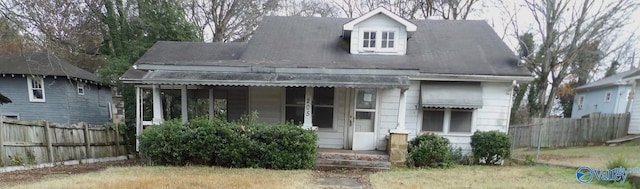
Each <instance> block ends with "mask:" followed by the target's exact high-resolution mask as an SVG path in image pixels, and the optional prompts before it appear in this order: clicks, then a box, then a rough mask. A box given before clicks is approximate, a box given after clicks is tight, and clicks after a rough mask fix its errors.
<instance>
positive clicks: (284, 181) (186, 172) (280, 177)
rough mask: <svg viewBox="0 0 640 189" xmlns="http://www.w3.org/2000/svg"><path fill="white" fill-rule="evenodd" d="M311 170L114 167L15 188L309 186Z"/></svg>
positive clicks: (46, 179) (47, 179) (57, 176)
mask: <svg viewBox="0 0 640 189" xmlns="http://www.w3.org/2000/svg"><path fill="white" fill-rule="evenodd" d="M311 173H312V171H310V170H300V171H276V170H265V169H227V168H217V167H160V166H148V167H139V166H138V167H114V168H108V169H106V170H104V171H100V172H93V173H87V174H80V175H52V176H49V177H48V178H45V179H44V180H41V181H38V182H34V183H30V184H26V185H19V186H14V187H13V188H306V186H308V184H309V183H310V182H311V180H312V179H311Z"/></svg>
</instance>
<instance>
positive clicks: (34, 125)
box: [0, 115, 127, 167]
mask: <svg viewBox="0 0 640 189" xmlns="http://www.w3.org/2000/svg"><path fill="white" fill-rule="evenodd" d="M123 139H124V138H123V136H122V135H121V134H120V133H119V132H118V129H109V128H106V127H103V126H94V125H88V124H85V123H78V124H72V125H63V124H56V123H49V122H46V121H20V120H13V119H3V118H2V116H1V115H0V167H2V166H9V165H22V164H40V163H55V162H62V161H68V160H81V159H89V158H102V157H115V156H121V155H125V154H126V153H127V150H126V148H127V146H126V145H125V144H126V143H125V142H124V140H123Z"/></svg>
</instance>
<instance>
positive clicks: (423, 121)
mask: <svg viewBox="0 0 640 189" xmlns="http://www.w3.org/2000/svg"><path fill="white" fill-rule="evenodd" d="M120 79H121V80H122V81H123V82H126V83H133V84H135V85H136V87H137V93H138V103H137V110H138V111H137V112H138V116H137V120H138V133H140V132H141V130H142V128H143V125H152V124H157V123H161V122H162V121H163V117H164V116H163V115H162V111H161V110H162V104H161V102H160V96H161V94H162V92H165V91H169V90H174V91H175V92H177V91H180V94H181V95H182V103H183V107H182V117H183V118H188V117H189V115H188V111H187V109H188V108H189V107H187V106H186V104H187V103H186V102H187V100H188V99H187V96H191V97H198V98H204V99H209V100H208V102H209V104H208V106H209V108H210V112H209V116H210V117H213V116H214V115H213V114H214V111H213V109H214V107H213V104H215V103H214V102H216V101H217V100H220V99H223V100H224V102H226V104H224V106H226V108H225V109H226V110H227V117H228V119H231V120H233V119H237V118H238V117H239V116H240V115H241V114H244V113H248V112H252V111H257V112H258V113H259V116H260V119H261V121H264V122H271V123H277V122H285V121H289V120H293V121H295V122H297V123H300V124H301V125H302V126H303V127H307V128H317V133H318V136H319V141H318V144H319V147H320V148H334V149H351V150H376V149H377V150H383V149H385V148H386V145H387V144H386V136H387V135H389V133H390V132H404V133H409V138H412V137H415V136H416V135H418V134H420V133H422V132H436V133H438V134H440V135H442V136H445V137H447V138H449V139H450V140H451V142H452V143H453V144H455V145H457V146H459V147H462V148H463V150H465V151H469V150H470V145H469V143H470V136H471V135H472V134H473V132H474V131H476V130H499V131H503V132H507V129H508V123H509V115H510V108H511V102H512V96H513V94H512V93H513V85H514V84H515V83H517V82H523V81H530V80H532V77H531V74H530V73H529V72H527V71H526V69H525V68H524V67H521V66H519V65H518V59H517V57H515V56H514V54H513V52H512V51H511V50H510V49H509V48H508V47H507V46H506V45H505V44H504V43H503V42H502V40H501V39H500V38H499V37H498V36H497V35H496V33H495V32H494V31H493V29H492V28H491V27H490V26H489V25H488V24H487V23H486V22H484V21H455V20H406V19H403V18H401V17H399V16H397V15H395V14H393V13H391V12H389V11H388V10H386V9H383V8H378V9H375V10H373V11H372V12H370V13H367V14H365V15H363V16H361V17H359V18H356V19H345V18H313V17H265V18H264V19H262V21H261V24H260V26H259V27H258V29H257V30H256V31H255V34H254V35H253V37H252V38H251V40H250V41H249V42H247V43H225V44H223V43H196V42H158V43H156V44H155V45H154V46H153V47H152V48H151V49H149V50H148V51H147V52H146V53H145V55H144V56H143V57H142V58H140V60H138V61H137V62H136V63H135V65H134V66H133V67H132V68H131V69H129V70H128V71H127V73H125V74H124V75H123V76H122V77H121V78H120ZM143 90H146V91H151V93H152V94H153V95H152V96H153V97H152V98H153V105H152V106H153V110H154V111H153V115H152V116H150V115H143V111H142V110H143V108H144V107H145V106H148V104H144V103H142V102H143V100H142V97H143V95H142V93H143ZM638 107H640V106H638Z"/></svg>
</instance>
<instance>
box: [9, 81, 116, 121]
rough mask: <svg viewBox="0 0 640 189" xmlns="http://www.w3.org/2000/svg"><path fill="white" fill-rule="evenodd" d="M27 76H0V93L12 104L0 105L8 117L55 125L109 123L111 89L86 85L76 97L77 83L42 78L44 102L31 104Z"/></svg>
mask: <svg viewBox="0 0 640 189" xmlns="http://www.w3.org/2000/svg"><path fill="white" fill-rule="evenodd" d="M26 80H27V79H26V77H22V75H15V76H14V77H11V76H9V75H6V76H5V77H0V91H2V93H3V94H4V95H5V96H7V97H9V98H10V99H11V100H12V101H13V102H12V103H9V104H3V105H2V106H0V112H2V114H4V115H7V116H18V117H19V118H20V119H21V120H47V121H51V122H56V123H75V122H87V123H89V124H104V123H106V122H110V117H109V106H108V102H111V89H110V88H109V87H105V86H103V87H100V88H99V87H98V86H96V85H91V84H85V94H84V95H78V93H77V83H76V81H73V80H68V79H67V78H66V77H57V78H54V77H51V76H48V77H45V78H44V89H45V102H30V101H29V91H28V88H27V81H26Z"/></svg>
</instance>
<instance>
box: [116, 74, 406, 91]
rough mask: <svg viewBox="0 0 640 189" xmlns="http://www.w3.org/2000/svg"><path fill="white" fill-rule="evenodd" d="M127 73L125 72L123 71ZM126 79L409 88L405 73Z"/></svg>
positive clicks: (131, 80) (130, 80)
mask: <svg viewBox="0 0 640 189" xmlns="http://www.w3.org/2000/svg"><path fill="white" fill-rule="evenodd" d="M125 75H127V74H125ZM135 75H138V76H139V77H135V78H125V77H123V78H121V80H122V81H123V82H126V83H137V84H159V85H215V86H268V87H347V88H403V89H407V88H409V79H408V77H407V76H398V75H368V74H308V73H273V72H270V73H256V72H212V71H200V72H196V71H169V70H154V71H146V73H145V72H143V71H139V72H136V74H135Z"/></svg>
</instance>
